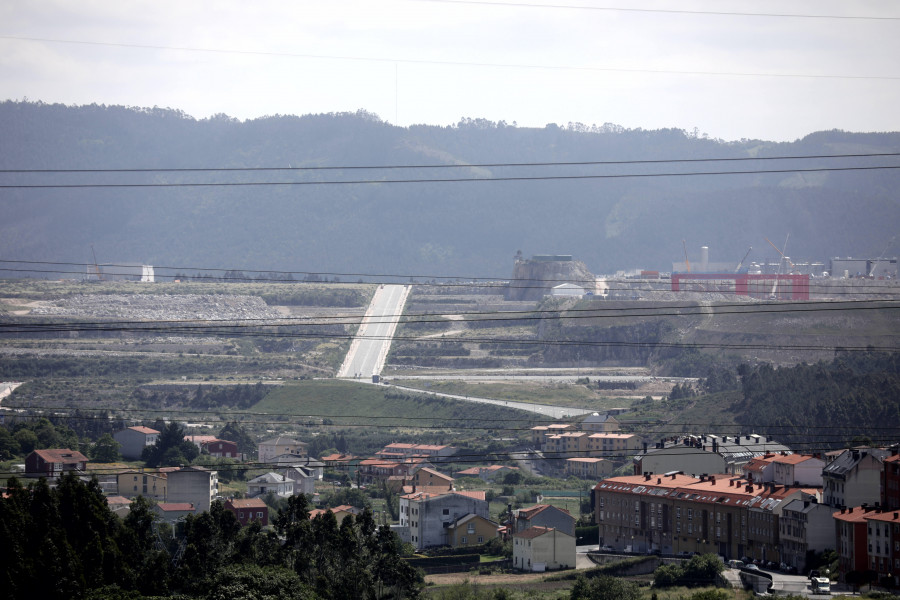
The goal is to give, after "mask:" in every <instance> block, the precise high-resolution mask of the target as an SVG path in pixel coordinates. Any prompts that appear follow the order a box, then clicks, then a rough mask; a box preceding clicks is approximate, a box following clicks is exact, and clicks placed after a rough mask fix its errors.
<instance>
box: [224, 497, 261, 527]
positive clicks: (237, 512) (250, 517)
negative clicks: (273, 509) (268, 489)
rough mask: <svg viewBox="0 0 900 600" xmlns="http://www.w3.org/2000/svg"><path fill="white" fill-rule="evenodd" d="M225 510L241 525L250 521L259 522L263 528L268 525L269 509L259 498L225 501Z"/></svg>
mask: <svg viewBox="0 0 900 600" xmlns="http://www.w3.org/2000/svg"><path fill="white" fill-rule="evenodd" d="M225 508H226V509H228V510H230V511H231V512H232V513H234V516H235V517H236V518H237V520H238V522H239V523H240V524H241V525H249V524H250V522H251V521H259V524H260V525H262V526H263V527H265V526H266V525H268V524H269V507H268V506H267V505H266V503H265V502H263V501H262V500H261V499H260V498H230V499H228V500H226V501H225Z"/></svg>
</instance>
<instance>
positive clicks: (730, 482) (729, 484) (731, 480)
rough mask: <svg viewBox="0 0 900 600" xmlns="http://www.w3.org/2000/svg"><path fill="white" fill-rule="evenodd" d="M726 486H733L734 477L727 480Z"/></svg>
mask: <svg viewBox="0 0 900 600" xmlns="http://www.w3.org/2000/svg"><path fill="white" fill-rule="evenodd" d="M728 487H734V479H729V480H728Z"/></svg>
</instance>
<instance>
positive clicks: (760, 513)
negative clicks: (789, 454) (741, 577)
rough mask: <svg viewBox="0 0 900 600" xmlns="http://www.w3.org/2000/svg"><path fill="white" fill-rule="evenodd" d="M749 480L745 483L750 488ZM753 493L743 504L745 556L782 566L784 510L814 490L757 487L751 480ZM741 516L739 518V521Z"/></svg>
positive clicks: (772, 484)
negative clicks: (781, 522)
mask: <svg viewBox="0 0 900 600" xmlns="http://www.w3.org/2000/svg"><path fill="white" fill-rule="evenodd" d="M750 483H751V480H748V481H747V485H748V486H749V485H750ZM752 484H753V493H754V494H756V495H754V496H753V497H752V498H750V500H748V501H746V508H747V512H748V514H747V528H746V532H747V544H746V546H745V547H744V552H745V554H741V555H740V556H748V557H749V558H751V559H758V560H761V561H764V562H769V561H772V562H781V537H780V535H779V528H780V526H779V523H780V519H781V514H782V511H783V510H784V507H785V506H786V505H787V504H788V503H790V502H791V501H792V500H796V499H798V498H803V497H804V496H809V495H810V494H815V493H816V491H817V490H815V489H814V488H796V487H790V486H779V485H776V484H774V483H764V484H762V486H761V487H760V486H759V484H758V483H757V482H756V481H755V480H752ZM743 518H744V516H743V514H741V519H742V520H743Z"/></svg>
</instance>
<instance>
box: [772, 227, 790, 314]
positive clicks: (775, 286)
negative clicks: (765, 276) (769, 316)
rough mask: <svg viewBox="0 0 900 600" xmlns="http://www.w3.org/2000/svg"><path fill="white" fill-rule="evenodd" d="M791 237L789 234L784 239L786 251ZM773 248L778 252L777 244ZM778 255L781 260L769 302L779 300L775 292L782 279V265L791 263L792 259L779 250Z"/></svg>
mask: <svg viewBox="0 0 900 600" xmlns="http://www.w3.org/2000/svg"><path fill="white" fill-rule="evenodd" d="M790 237H791V234H790V233H788V234H787V235H786V236H785V237H784V249H785V250H787V243H788V238H790ZM766 241H767V242H769V238H766ZM769 243H770V244H772V242H769ZM772 247H773V248H775V249H776V250H778V246H776V245H775V244H772ZM778 254H780V255H781V260H779V261H778V271H776V272H775V283H773V284H772V293H770V294H769V300H777V299H778V296H777V295H776V294H775V292H776V291H777V290H778V278H779V277H781V265H783V264H784V261H787V262H788V263H789V264H790V263H791V261H790V259H788V257H787V256H785V255H784V252H782V251H781V250H778ZM793 266H794V265H793V264H791V267H793Z"/></svg>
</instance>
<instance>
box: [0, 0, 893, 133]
mask: <svg viewBox="0 0 900 600" xmlns="http://www.w3.org/2000/svg"><path fill="white" fill-rule="evenodd" d="M616 8H621V9H627V10H614V9H616ZM672 11H684V12H672ZM721 13H731V14H721ZM739 13H741V14H739ZM746 13H756V14H762V13H765V14H766V15H767V16H753V15H748V14H746ZM785 15H794V16H785ZM796 15H818V16H819V17H816V18H813V17H809V16H804V17H801V16H796ZM822 16H830V17H837V16H841V17H845V18H822ZM846 17H854V18H846ZM861 17H865V18H861ZM898 58H900V5H898V4H897V3H895V2H889V1H887V0H882V1H867V0H862V1H860V0H857V1H854V2H848V1H846V0H843V1H841V2H834V1H831V0H815V1H782V0H779V1H766V0H757V1H755V2H747V1H744V2H737V1H728V0H706V1H699V0H697V1H695V0H683V1H682V2H677V3H676V2H671V1H670V2H657V1H653V0H543V1H541V2H540V3H539V2H538V1H536V2H534V3H529V2H517V3H512V2H509V3H504V2H501V1H497V2H493V1H487V2H474V1H473V2H463V1H450V0H448V1H435V0H396V1H395V0H328V1H319V2H313V1H302V0H291V1H281V2H275V1H268V0H254V1H253V2H247V1H246V0H243V1H239V2H238V1H231V0H218V1H216V2H204V1H193V0H178V1H172V0H153V1H152V2H149V1H146V2H145V1H142V0H129V1H127V2H122V1H121V0H115V1H112V0H80V1H79V2H72V1H71V0H66V1H62V0H43V1H41V0H38V1H34V0H6V1H5V2H2V3H0V99H14V100H21V99H24V98H28V99H29V100H41V101H44V102H62V103H66V104H90V103H98V104H122V105H129V106H154V105H155V106H160V107H170V108H177V109H181V110H183V111H185V112H186V113H188V114H190V115H193V116H195V117H198V118H202V117H207V116H209V115H212V114H216V113H225V114H228V115H230V116H232V117H237V118H239V119H247V118H254V117H259V116H264V115H273V114H298V115H299V114H307V113H321V112H341V111H355V110H357V109H360V108H362V109H365V110H367V111H369V112H374V113H377V114H378V115H379V116H380V117H381V118H383V119H384V120H386V121H389V122H391V123H395V124H399V125H410V124H417V123H429V124H436V125H451V124H454V123H457V122H458V121H459V120H460V119H461V118H462V117H470V118H486V119H490V120H492V121H499V120H505V121H506V122H507V123H510V124H511V123H513V122H516V123H517V124H518V125H519V126H537V127H543V126H544V125H546V124H547V123H557V124H559V125H565V124H567V123H569V122H581V123H584V124H587V125H591V124H597V125H600V124H603V123H607V122H608V123H616V124H619V125H623V126H625V127H629V128H635V127H643V128H645V129H657V128H662V127H675V128H681V129H687V130H693V129H694V128H697V129H698V130H699V132H700V133H708V134H709V135H710V136H712V137H717V138H723V139H726V140H734V139H740V138H745V137H746V138H761V139H769V140H793V139H796V138H798V137H802V136H804V135H806V134H808V133H810V132H813V131H818V130H823V129H844V130H848V131H897V130H900V110H898V107H900V61H898Z"/></svg>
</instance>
